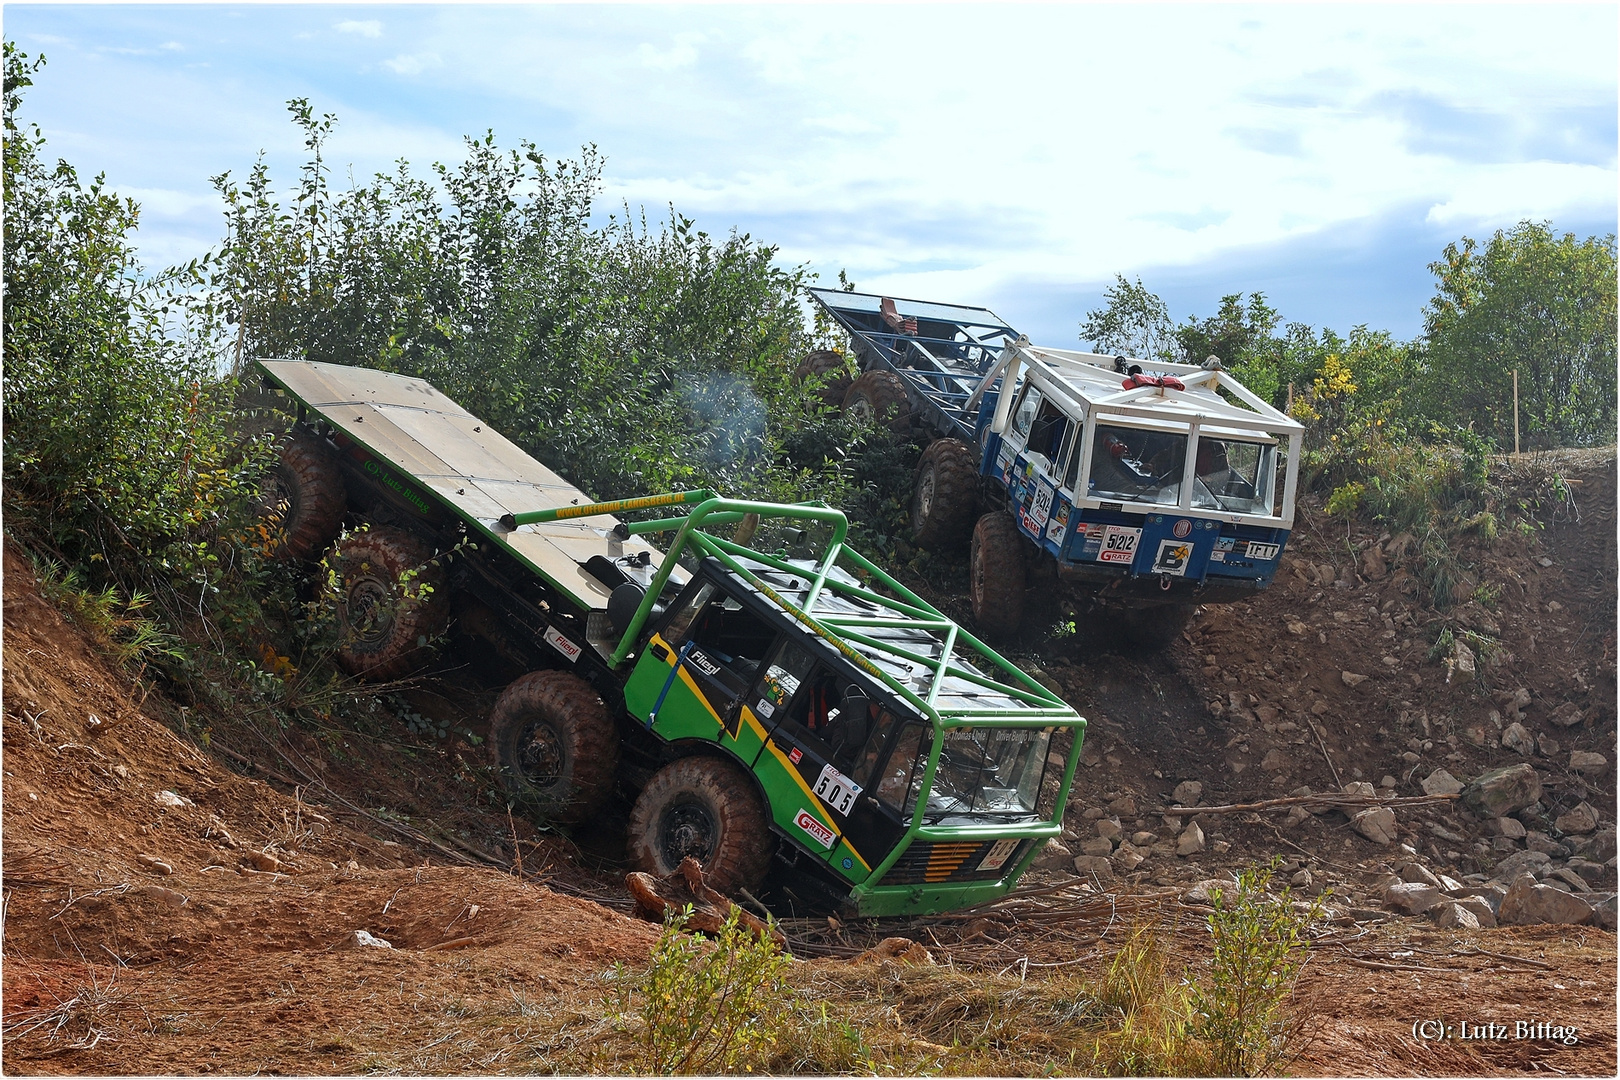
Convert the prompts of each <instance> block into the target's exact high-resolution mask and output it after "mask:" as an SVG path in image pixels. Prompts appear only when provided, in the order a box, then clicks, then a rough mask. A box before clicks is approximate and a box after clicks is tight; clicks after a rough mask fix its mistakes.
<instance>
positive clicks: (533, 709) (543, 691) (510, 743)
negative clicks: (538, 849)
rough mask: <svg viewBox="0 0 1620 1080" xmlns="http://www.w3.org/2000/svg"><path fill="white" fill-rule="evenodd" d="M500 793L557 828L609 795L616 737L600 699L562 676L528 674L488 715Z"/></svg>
mask: <svg viewBox="0 0 1620 1080" xmlns="http://www.w3.org/2000/svg"><path fill="white" fill-rule="evenodd" d="M489 742H490V750H491V752H492V753H493V754H494V757H495V768H496V771H497V773H498V774H499V777H500V784H501V788H502V790H504V791H505V792H506V794H507V795H508V796H509V797H510V798H511V799H512V800H513V802H514V803H517V804H521V805H523V806H526V807H529V808H531V809H533V810H535V811H537V812H538V813H539V814H540V815H541V816H542V817H544V818H545V819H546V820H548V821H553V822H556V823H557V824H559V825H577V824H579V823H580V822H581V821H584V820H586V819H587V818H589V817H590V816H591V815H592V814H594V813H596V811H597V810H599V809H601V807H602V804H603V803H605V802H606V801H607V798H608V796H609V795H610V794H612V791H613V774H614V771H615V770H616V769H617V768H618V765H619V732H618V729H617V728H616V727H615V725H614V723H613V718H612V717H611V716H609V715H608V710H607V706H606V705H604V704H603V703H602V698H601V695H599V694H598V693H597V692H596V691H595V690H593V689H591V686H590V684H589V683H587V682H586V681H585V680H584V679H581V678H580V677H579V676H577V675H573V674H570V673H569V672H566V671H533V672H530V673H529V674H527V675H525V676H523V677H522V678H521V679H518V680H516V681H515V682H513V683H512V684H511V685H510V686H508V687H507V688H506V689H505V691H503V692H502V693H501V696H500V699H499V700H498V701H496V702H495V708H494V709H493V710H492V711H491V712H490V714H489Z"/></svg>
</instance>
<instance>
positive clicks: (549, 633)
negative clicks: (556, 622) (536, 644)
mask: <svg viewBox="0 0 1620 1080" xmlns="http://www.w3.org/2000/svg"><path fill="white" fill-rule="evenodd" d="M545 636H546V640H547V641H548V642H550V643H551V647H552V648H553V649H556V650H557V651H558V652H560V653H562V654H563V655H564V656H566V657H568V662H569V663H570V664H572V663H574V662H575V661H577V660H578V659H579V654H580V647H579V646H578V645H575V644H574V643H573V642H572V641H569V640H568V639H567V638H565V637H563V635H562V634H561V632H559V631H558V630H557V628H556V627H554V626H548V627H546V635H545Z"/></svg>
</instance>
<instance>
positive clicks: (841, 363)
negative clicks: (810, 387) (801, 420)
mask: <svg viewBox="0 0 1620 1080" xmlns="http://www.w3.org/2000/svg"><path fill="white" fill-rule="evenodd" d="M793 377H794V378H796V379H798V380H799V381H800V382H804V381H805V380H807V379H810V378H822V379H826V380H827V381H826V383H825V384H824V385H823V386H822V387H821V389H820V390H819V391H817V393H816V396H817V397H819V398H820V399H821V403H822V404H823V405H826V406H827V407H828V408H832V409H837V408H839V407H841V406H842V405H843V404H844V395H845V394H847V393H849V387H850V384H851V383H853V382H854V381H855V380H854V377H853V376H851V375H850V373H849V361H847V360H845V359H844V354H843V353H841V352H838V351H837V350H835V349H817V350H815V351H814V352H811V353H808V354H806V356H805V358H804V359H803V360H801V361H799V366H798V367H796V368H794V369H793Z"/></svg>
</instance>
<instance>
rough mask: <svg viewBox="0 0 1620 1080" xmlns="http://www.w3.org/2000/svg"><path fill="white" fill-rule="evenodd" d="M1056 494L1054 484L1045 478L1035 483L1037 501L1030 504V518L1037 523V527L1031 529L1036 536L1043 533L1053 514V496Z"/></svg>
mask: <svg viewBox="0 0 1620 1080" xmlns="http://www.w3.org/2000/svg"><path fill="white" fill-rule="evenodd" d="M1056 494H1057V492H1056V490H1054V489H1053V487H1052V485H1051V484H1048V483H1046V482H1045V481H1044V480H1043V481H1041V482H1040V483H1038V484H1036V485H1035V501H1034V502H1033V503H1031V504H1030V507H1029V519H1030V520H1031V521H1033V522H1034V523H1035V528H1033V529H1031V530H1030V531H1031V532H1033V533H1034V534H1035V535H1036V536H1039V535H1041V530H1042V529H1044V528H1046V521H1047V519H1048V518H1050V517H1051V516H1052V496H1054V495H1056Z"/></svg>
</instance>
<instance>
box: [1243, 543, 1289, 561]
mask: <svg viewBox="0 0 1620 1080" xmlns="http://www.w3.org/2000/svg"><path fill="white" fill-rule="evenodd" d="M1280 547H1281V545H1280V544H1262V543H1260V542H1259V541H1257V540H1250V541H1249V546H1248V547H1246V548H1244V550H1243V554H1245V555H1247V556H1248V557H1249V558H1251V559H1275V558H1276V557H1277V552H1278V550H1279V549H1280Z"/></svg>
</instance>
